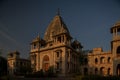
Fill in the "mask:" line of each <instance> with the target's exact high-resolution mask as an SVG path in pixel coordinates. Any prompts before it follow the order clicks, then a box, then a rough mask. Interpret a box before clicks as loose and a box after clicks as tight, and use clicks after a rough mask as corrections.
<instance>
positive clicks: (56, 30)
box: [30, 14, 82, 76]
mask: <svg viewBox="0 0 120 80" xmlns="http://www.w3.org/2000/svg"><path fill="white" fill-rule="evenodd" d="M30 45H31V50H30V59H31V67H32V69H33V71H40V70H41V69H43V71H47V70H48V69H49V68H50V67H53V68H54V72H55V73H57V74H58V75H61V76H66V75H68V74H71V73H75V72H77V71H78V69H79V55H80V51H81V49H82V46H81V44H80V42H78V41H77V40H74V41H72V37H71V35H70V33H69V30H68V29H67V26H66V24H65V23H64V22H63V20H62V17H61V16H60V15H59V14H57V15H56V16H55V17H54V18H53V20H52V21H51V23H50V24H49V25H48V27H47V30H46V32H45V35H44V39H42V38H40V37H39V36H38V37H36V38H35V39H34V40H33V41H32V42H31V44H30Z"/></svg>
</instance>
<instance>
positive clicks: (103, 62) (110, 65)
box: [81, 22, 120, 76]
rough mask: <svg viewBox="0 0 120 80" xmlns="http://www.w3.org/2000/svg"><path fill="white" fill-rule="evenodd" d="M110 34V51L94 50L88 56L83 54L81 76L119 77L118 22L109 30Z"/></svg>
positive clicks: (119, 41) (119, 39)
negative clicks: (111, 37) (111, 36)
mask: <svg viewBox="0 0 120 80" xmlns="http://www.w3.org/2000/svg"><path fill="white" fill-rule="evenodd" d="M111 33H112V34H113V39H112V41H111V51H108V52H104V51H103V50H102V48H94V49H93V50H92V51H91V52H88V54H83V55H84V60H83V61H84V64H83V65H81V73H82V74H84V75H90V74H93V75H104V76H108V75H119V76H120V22H118V23H116V24H115V25H114V26H113V27H112V28H111Z"/></svg>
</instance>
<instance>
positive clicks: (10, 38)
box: [0, 0, 120, 58]
mask: <svg viewBox="0 0 120 80" xmlns="http://www.w3.org/2000/svg"><path fill="white" fill-rule="evenodd" d="M58 8H59V9H60V15H61V16H62V18H63V20H64V22H65V23H66V25H67V28H68V30H69V31H70V34H71V36H72V37H73V39H77V40H78V41H80V42H81V44H82V45H83V47H84V48H83V50H91V49H93V48H95V47H101V48H103V50H104V51H110V49H111V48H110V41H111V40H112V34H111V33H110V28H111V27H113V25H114V24H115V23H116V22H118V21H120V0H0V50H1V51H2V55H4V56H6V55H7V54H8V53H9V52H13V51H16V50H17V51H19V52H20V53H21V56H22V57H24V58H27V57H28V56H29V53H30V43H31V41H32V40H33V39H34V38H35V37H37V36H38V34H39V35H40V37H41V38H43V37H44V33H45V31H46V28H47V26H48V25H49V23H50V22H51V20H52V19H53V18H54V16H55V15H56V13H57V10H58Z"/></svg>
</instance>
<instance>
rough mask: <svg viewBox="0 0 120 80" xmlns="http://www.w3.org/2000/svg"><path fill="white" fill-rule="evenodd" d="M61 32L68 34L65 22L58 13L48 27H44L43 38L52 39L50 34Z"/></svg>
mask: <svg viewBox="0 0 120 80" xmlns="http://www.w3.org/2000/svg"><path fill="white" fill-rule="evenodd" d="M61 33H66V34H68V35H69V31H68V29H67V26H66V24H65V23H64V22H63V20H62V17H61V16H60V15H59V14H58V15H56V16H55V17H54V18H53V20H52V21H51V23H50V24H49V25H48V28H47V29H46V32H45V34H44V40H46V41H49V40H52V36H55V35H59V34H61Z"/></svg>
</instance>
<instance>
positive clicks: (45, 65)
mask: <svg viewBox="0 0 120 80" xmlns="http://www.w3.org/2000/svg"><path fill="white" fill-rule="evenodd" d="M48 69H49V57H48V56H47V55H45V56H44V57H43V70H44V71H47V70H48Z"/></svg>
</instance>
